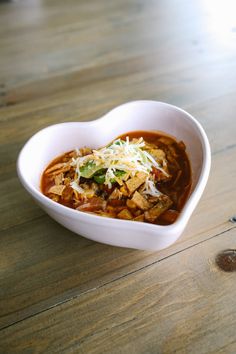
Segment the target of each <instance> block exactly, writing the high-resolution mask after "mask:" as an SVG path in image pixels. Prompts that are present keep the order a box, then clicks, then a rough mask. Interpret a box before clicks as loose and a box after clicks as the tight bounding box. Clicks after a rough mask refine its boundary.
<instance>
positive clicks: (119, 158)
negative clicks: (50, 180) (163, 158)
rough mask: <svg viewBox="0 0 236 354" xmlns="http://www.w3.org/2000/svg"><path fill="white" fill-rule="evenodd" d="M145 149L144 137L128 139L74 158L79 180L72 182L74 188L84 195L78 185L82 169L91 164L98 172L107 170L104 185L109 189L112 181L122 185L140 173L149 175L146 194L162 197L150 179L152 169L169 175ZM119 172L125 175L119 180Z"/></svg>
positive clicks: (73, 163) (73, 162)
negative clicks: (128, 178)
mask: <svg viewBox="0 0 236 354" xmlns="http://www.w3.org/2000/svg"><path fill="white" fill-rule="evenodd" d="M144 147H145V142H144V140H143V138H142V137H141V138H139V139H138V140H136V141H132V142H130V141H129V138H128V137H127V138H126V141H123V140H121V139H117V140H115V141H114V142H113V143H112V144H111V145H109V146H106V147H104V148H101V149H98V150H93V153H92V154H89V155H86V156H83V157H80V156H78V157H77V158H74V159H73V161H72V165H73V166H75V167H76V174H77V179H76V181H74V182H72V184H71V186H72V188H74V189H75V190H77V191H78V192H80V193H83V192H82V191H83V190H82V188H81V187H79V185H78V183H79V179H80V176H81V168H82V167H84V166H86V164H88V163H90V164H93V165H94V166H96V168H97V170H98V169H105V170H106V173H105V182H104V184H105V185H107V186H108V187H109V188H111V185H112V180H116V181H117V182H118V183H119V184H122V181H124V180H127V177H129V176H130V177H133V176H135V175H136V174H137V173H138V172H144V173H146V174H147V181H146V184H145V193H146V194H150V195H153V196H157V195H160V192H159V191H158V190H157V189H156V187H155V184H154V182H153V181H151V180H150V178H149V177H150V173H151V171H152V168H153V167H155V168H156V169H158V170H160V171H161V172H162V173H164V174H165V175H167V176H168V174H167V172H166V171H165V170H164V169H163V168H162V167H161V165H160V164H159V163H158V162H157V161H156V160H155V159H154V158H153V157H152V156H151V155H150V154H149V153H148V152H147V151H145V150H144V149H142V148H144ZM117 170H118V171H124V172H125V174H124V175H123V176H121V177H120V176H119V178H118V177H116V175H115V172H116V171H117ZM78 187H79V188H78Z"/></svg>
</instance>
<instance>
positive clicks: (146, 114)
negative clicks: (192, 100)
mask: <svg viewBox="0 0 236 354" xmlns="http://www.w3.org/2000/svg"><path fill="white" fill-rule="evenodd" d="M137 130H145V131H163V132H165V133H167V134H169V135H172V136H174V137H175V138H176V139H177V140H183V141H184V143H185V145H186V149H187V150H186V151H187V154H188V156H189V159H190V163H191V168H192V188H191V191H190V195H189V197H188V200H187V201H186V204H185V206H184V208H183V209H182V211H181V213H180V215H179V217H178V218H177V220H176V221H175V222H174V223H173V224H171V225H168V226H160V225H155V224H148V223H143V222H134V221H128V220H118V219H112V218H106V217H101V216H97V215H92V214H87V213H84V212H80V211H77V210H74V209H70V208H68V207H65V206H63V205H60V204H58V203H56V202H54V201H52V200H51V199H49V198H47V197H46V196H44V195H43V194H42V193H41V191H40V179H41V175H42V172H43V171H44V169H45V168H46V166H47V165H48V164H49V163H50V162H51V161H52V160H53V159H54V158H55V157H57V156H59V155H61V154H63V153H65V152H67V151H70V150H73V149H75V148H79V147H83V146H89V147H92V148H98V147H101V146H104V145H106V144H107V143H109V142H110V141H112V140H113V139H115V138H116V137H117V136H119V135H121V134H124V133H127V132H130V131H137ZM210 165H211V153H210V145H209V142H208V139H207V136H206V134H205V132H204V130H203V128H202V127H201V125H200V124H199V123H198V122H197V120H196V119H194V118H193V117H192V116H191V115H190V114H188V113H187V112H185V111H183V110H182V109H180V108H178V107H175V106H172V105H169V104H166V103H162V102H156V101H133V102H129V103H126V104H123V105H121V106H118V107H116V108H114V109H113V110H111V111H110V112H108V113H107V114H106V115H104V116H103V117H102V118H100V119H97V120H94V121H90V122H70V123H61V124H55V125H52V126H49V127H47V128H45V129H43V130H41V131H39V132H38V133H36V134H35V135H34V136H33V137H32V138H31V139H30V140H29V141H28V142H27V143H26V144H25V146H24V147H23V148H22V150H21V152H20V154H19V157H18V161H17V172H18V176H19V179H20V181H21V183H22V184H23V186H24V187H25V189H26V190H27V191H28V192H29V193H30V194H31V196H32V197H33V198H34V199H35V201H36V202H37V203H38V204H39V205H40V206H41V207H42V209H44V210H45V212H46V213H47V214H48V215H50V216H51V217H52V218H53V219H55V220H56V221H57V222H59V223H60V224H62V225H63V226H65V227H66V228H68V229H69V230H71V231H73V232H75V233H77V234H79V235H82V236H84V237H87V238H89V239H91V240H94V241H97V242H102V243H106V244H110V245H114V246H120V247H130V248H135V249H145V250H160V249H163V248H166V247H168V246H169V245H171V244H173V243H174V242H175V241H176V240H177V239H178V238H179V237H180V235H181V234H182V232H183V230H184V228H185V227H186V225H187V223H188V221H189V218H190V216H191V214H192V212H193V210H194V209H195V207H196V205H197V203H198V201H199V199H200V197H201V195H202V193H203V190H204V188H205V186H206V183H207V179H208V175H209V171H210Z"/></svg>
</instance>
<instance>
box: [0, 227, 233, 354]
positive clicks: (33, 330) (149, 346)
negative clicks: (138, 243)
mask: <svg viewBox="0 0 236 354" xmlns="http://www.w3.org/2000/svg"><path fill="white" fill-rule="evenodd" d="M234 231H235V229H234V230H231V231H229V232H226V233H224V234H222V235H220V236H216V237H214V238H212V239H211V240H208V241H206V242H203V243H200V244H198V245H197V246H195V247H191V248H189V249H187V250H185V251H182V252H180V253H177V254H176V255H173V256H171V257H167V258H165V259H164V260H163V261H162V262H154V263H153V264H151V265H149V266H146V267H144V268H142V269H139V271H134V272H132V273H131V274H127V275H126V276H124V277H122V278H121V279H119V280H117V281H115V282H111V283H109V284H106V285H103V286H100V287H99V286H98V287H97V288H94V289H93V290H91V291H90V292H89V293H86V294H84V295H82V296H78V297H76V298H75V299H73V300H71V301H69V302H67V303H65V304H62V305H60V306H56V307H54V308H52V309H50V310H48V311H46V312H43V313H41V314H39V315H37V316H34V317H32V318H29V319H27V320H25V321H22V322H20V323H19V324H15V325H13V326H11V327H9V328H7V329H5V330H2V331H1V332H0V340H1V343H2V348H3V351H4V350H8V352H10V353H19V352H37V353H45V352H51V353H57V352H66V353H72V352H79V353H121V352H122V353H137V352H138V353H173V352H175V353H233V352H235V350H236V338H235V328H236V310H235V309H236V299H235V291H236V283H235V281H234V277H235V274H233V273H225V272H223V271H221V270H219V269H218V267H217V266H216V264H215V256H216V255H217V254H218V252H219V251H221V250H222V249H225V248H231V247H232V244H235V241H234V236H235V232H234ZM206 343H207V346H206Z"/></svg>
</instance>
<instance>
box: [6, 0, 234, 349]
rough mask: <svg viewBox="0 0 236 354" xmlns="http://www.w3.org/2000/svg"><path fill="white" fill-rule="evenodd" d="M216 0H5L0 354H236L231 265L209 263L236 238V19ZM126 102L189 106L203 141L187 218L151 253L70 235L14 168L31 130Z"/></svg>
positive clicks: (86, 117)
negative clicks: (205, 175) (206, 165)
mask: <svg viewBox="0 0 236 354" xmlns="http://www.w3.org/2000/svg"><path fill="white" fill-rule="evenodd" d="M220 4H222V5H223V1H219V2H218V5H217V6H216V5H214V2H212V1H210V0H207V1H205V2H188V1H187V0H174V1H173V0H172V1H171V0H167V1H164V0H160V1H154V0H153V1H151V0H150V1H147V2H144V1H136V0H128V1H124V0H121V1H117V2H115V1H114V2H112V1H111V2H107V1H105V0H101V1H97V2H96V1H90V2H88V1H81V0H80V1H75V0H70V1H67V2H63V1H61V0H59V1H49V0H46V1H43V2H42V1H36V0H35V1H30V0H22V1H20V2H13V1H3V2H0V158H1V165H0V180H1V183H0V195H1V205H0V215H1V236H0V328H1V331H0V353H2V352H3V353H11V352H15V353H19V352H43V353H45V352H48V353H53V352H81V353H93V352H94V353H113V352H114V353H121V352H122V353H171V352H178V353H191V352H192V353H211V352H212V353H216V352H219V353H235V352H236V344H235V343H236V342H235V341H236V323H235V290H236V289H235V276H236V275H235V273H232V274H230V273H224V272H222V271H220V270H219V269H218V268H217V267H216V266H215V264H214V257H215V256H216V254H217V252H218V251H221V250H223V249H226V248H236V246H235V245H236V242H235V236H236V229H235V225H234V224H233V223H231V222H229V221H228V220H229V218H230V217H231V216H232V215H234V214H236V202H235V200H236V188H235V180H236V163H235V156H236V123H235V112H236V101H235V95H236V60H235V56H236V46H235V41H236V31H235V26H236V23H233V22H232V23H231V22H230V18H231V17H230V12H233V9H231V11H230V8H226V7H223V6H222V7H221V8H219V5H220ZM217 9H218V11H219V13H218V16H219V18H218V22H216V15H217ZM227 11H228V12H227ZM226 12H227V13H226ZM226 15H227V16H228V17H227V21H225V22H224V18H226V17H225V16H226ZM214 21H215V22H214ZM216 24H218V27H217V26H216ZM220 26H221V27H220ZM220 28H221V31H219V32H218V30H217V29H220ZM135 99H155V100H162V101H166V102H169V103H172V104H176V105H178V106H181V107H182V108H185V109H187V110H188V111H189V112H190V113H192V114H193V115H194V116H195V117H196V118H197V119H198V120H199V121H200V122H201V124H202V125H203V127H204V128H205V130H206V132H207V134H208V137H209V140H210V143H211V148H212V170H211V175H210V179H209V183H208V185H207V188H206V191H205V193H204V195H203V197H202V199H201V202H200V203H199V205H198V207H197V209H196V210H195V212H194V214H193V216H192V218H191V221H190V223H189V225H188V226H187V228H186V230H185V232H184V234H183V236H182V237H181V238H180V239H179V240H178V242H177V243H176V244H174V245H173V246H171V247H169V248H168V249H166V250H163V251H161V252H155V253H150V252H144V251H135V250H129V249H120V248H114V247H110V246H106V245H102V244H98V243H94V242H92V241H89V240H86V239H85V238H82V237H80V236H77V235H75V234H73V233H71V232H69V231H67V230H66V229H64V228H62V227H61V226H60V225H58V224H56V223H55V222H54V221H53V220H51V219H50V218H49V217H48V216H46V215H45V214H44V212H43V211H42V210H41V209H39V208H38V206H37V205H36V204H34V202H33V201H32V200H31V199H30V197H29V196H28V194H27V193H26V192H25V191H24V190H23V188H22V187H21V186H20V184H19V181H18V179H17V176H16V171H15V162H16V158H17V154H18V153H19V150H20V148H21V147H22V146H23V144H24V142H25V141H26V140H27V139H28V138H29V137H30V136H31V135H32V134H33V133H35V132H36V131H37V130H39V129H41V128H43V127H45V126H47V125H50V124H53V123H55V122H63V121H71V120H81V121H82V120H91V119H96V118H97V117H100V116H101V115H103V114H104V113H105V112H107V111H108V110H109V109H111V108H113V107H114V106H116V105H118V104H120V103H123V102H126V101H129V100H135Z"/></svg>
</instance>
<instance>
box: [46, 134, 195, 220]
mask: <svg viewBox="0 0 236 354" xmlns="http://www.w3.org/2000/svg"><path fill="white" fill-rule="evenodd" d="M127 137H129V141H130V142H131V143H132V142H133V141H134V143H135V141H136V140H137V139H139V138H140V137H142V138H143V140H144V142H145V146H144V147H143V148H142V149H143V150H145V151H146V152H147V153H148V154H149V153H150V154H151V156H153V157H155V158H156V159H157V160H155V161H159V162H158V163H160V164H163V166H162V167H163V169H164V172H166V171H167V172H168V173H167V172H166V174H168V177H167V176H166V175H165V174H164V173H163V171H162V170H161V169H160V170H159V169H157V168H155V167H153V168H152V171H151V173H150V174H151V177H150V178H151V180H152V181H153V183H154V186H155V189H156V190H158V191H159V192H160V195H159V196H157V195H150V194H146V193H147V190H146V189H145V188H146V186H147V184H146V182H145V178H146V177H145V176H144V175H143V174H142V173H137V175H135V176H129V178H128V179H127V180H121V179H122V178H127V176H125V177H122V176H124V171H118V170H117V171H116V172H117V176H116V177H115V178H116V180H114V181H113V182H112V183H111V185H110V186H108V185H106V184H105V183H104V181H103V179H104V176H105V174H106V170H105V169H100V170H99V171H97V172H95V174H94V175H92V176H90V177H88V178H85V177H83V176H82V177H80V180H79V184H78V185H79V188H81V191H83V192H82V193H81V191H80V192H78V190H75V189H74V188H73V187H72V185H71V183H72V182H73V180H74V179H75V178H76V170H75V166H72V165H71V162H72V161H73V159H77V158H78V156H79V155H81V156H85V157H86V156H87V157H89V156H93V152H92V150H91V149H90V148H81V149H80V150H79V151H76V150H75V151H70V152H68V153H65V154H63V155H62V156H59V157H57V158H56V159H54V160H53V161H52V162H51V163H50V164H49V165H48V167H47V168H46V169H45V171H44V172H43V174H42V179H41V190H42V193H43V194H44V195H46V196H47V197H49V198H50V199H52V200H54V201H55V202H58V203H60V204H63V205H64V206H67V207H70V208H73V209H76V210H79V211H83V212H88V213H94V214H96V215H100V216H105V217H112V218H119V219H125V220H134V221H141V222H149V223H155V224H159V225H169V224H172V223H173V222H174V221H175V220H176V219H177V218H178V216H179V213H180V212H181V210H182V208H183V206H184V204H185V202H186V200H187V198H188V195H189V192H190V188H191V167H190V162H189V159H188V156H187V153H186V147H185V144H184V143H183V142H182V141H180V142H178V141H177V140H175V139H174V138H172V137H170V136H168V135H167V134H164V133H160V132H147V131H134V132H129V133H126V134H123V135H121V136H119V137H118V138H117V139H121V140H123V141H125V140H126V139H127ZM133 139H136V140H133ZM115 140H116V139H115ZM79 158H80V157H79ZM88 167H89V165H88ZM82 170H83V169H81V171H82ZM118 172H119V173H118ZM117 181H118V182H117ZM135 183H136V184H135ZM136 186H137V188H136ZM155 193H156V192H155ZM155 193H154V194H155Z"/></svg>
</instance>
